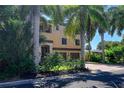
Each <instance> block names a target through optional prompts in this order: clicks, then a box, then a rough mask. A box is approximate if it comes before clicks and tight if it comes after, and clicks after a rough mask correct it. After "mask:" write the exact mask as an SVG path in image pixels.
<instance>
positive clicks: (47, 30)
mask: <svg viewBox="0 0 124 93" xmlns="http://www.w3.org/2000/svg"><path fill="white" fill-rule="evenodd" d="M45 32H48V33H51V32H52V26H51V25H48V27H47V29H46V31H45Z"/></svg>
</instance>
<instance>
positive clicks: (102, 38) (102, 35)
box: [101, 32, 105, 63]
mask: <svg viewBox="0 0 124 93" xmlns="http://www.w3.org/2000/svg"><path fill="white" fill-rule="evenodd" d="M101 42H102V62H103V63H104V62H105V51H104V49H105V46H104V32H102V33H101Z"/></svg>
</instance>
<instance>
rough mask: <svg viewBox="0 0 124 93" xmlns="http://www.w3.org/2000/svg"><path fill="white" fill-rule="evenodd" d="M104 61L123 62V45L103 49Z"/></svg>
mask: <svg viewBox="0 0 124 93" xmlns="http://www.w3.org/2000/svg"><path fill="white" fill-rule="evenodd" d="M105 56H106V62H108V63H123V62H124V46H114V47H111V48H109V49H107V50H106V51H105Z"/></svg>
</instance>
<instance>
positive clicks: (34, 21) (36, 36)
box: [31, 6, 41, 66]
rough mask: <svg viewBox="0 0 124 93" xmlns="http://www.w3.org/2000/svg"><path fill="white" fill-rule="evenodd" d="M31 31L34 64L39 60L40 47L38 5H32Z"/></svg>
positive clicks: (37, 63)
mask: <svg viewBox="0 0 124 93" xmlns="http://www.w3.org/2000/svg"><path fill="white" fill-rule="evenodd" d="M31 14H32V32H33V45H34V46H33V54H34V63H35V65H36V66H38V65H39V63H40V61H41V47H40V44H39V36H40V35H39V32H40V31H39V28H40V6H32V12H31Z"/></svg>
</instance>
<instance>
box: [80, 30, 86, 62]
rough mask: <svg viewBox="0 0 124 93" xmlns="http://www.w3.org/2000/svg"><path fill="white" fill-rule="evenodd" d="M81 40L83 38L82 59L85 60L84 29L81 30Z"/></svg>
mask: <svg viewBox="0 0 124 93" xmlns="http://www.w3.org/2000/svg"><path fill="white" fill-rule="evenodd" d="M80 40H81V61H82V62H85V32H84V31H83V30H82V31H81V32H80Z"/></svg>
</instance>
